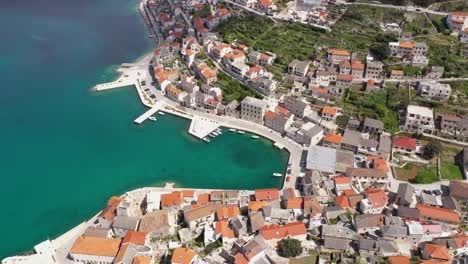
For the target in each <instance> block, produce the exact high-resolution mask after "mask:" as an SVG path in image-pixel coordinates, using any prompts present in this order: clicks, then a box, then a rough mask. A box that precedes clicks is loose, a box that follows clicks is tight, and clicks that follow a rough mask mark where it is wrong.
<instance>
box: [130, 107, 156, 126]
mask: <svg viewBox="0 0 468 264" xmlns="http://www.w3.org/2000/svg"><path fill="white" fill-rule="evenodd" d="M159 110H161V109H160V107H159V106H158V105H155V106H153V107H152V108H150V109H149V110H148V111H146V112H145V113H144V114H142V115H141V116H139V117H138V118H137V119H135V120H134V121H133V122H134V123H135V124H138V125H140V124H141V123H143V122H144V121H145V120H146V119H148V118H149V117H150V116H152V115H154V114H155V113H156V112H157V111H159Z"/></svg>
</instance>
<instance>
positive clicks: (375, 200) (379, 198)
mask: <svg viewBox="0 0 468 264" xmlns="http://www.w3.org/2000/svg"><path fill="white" fill-rule="evenodd" d="M366 194H367V198H368V199H369V201H370V202H371V204H372V207H373V208H380V207H384V206H385V205H386V204H387V202H388V196H387V194H386V193H385V192H384V191H383V190H381V189H372V190H370V189H368V190H367V192H366Z"/></svg>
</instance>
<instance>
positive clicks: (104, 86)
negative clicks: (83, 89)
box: [94, 75, 135, 91]
mask: <svg viewBox="0 0 468 264" xmlns="http://www.w3.org/2000/svg"><path fill="white" fill-rule="evenodd" d="M134 84H135V81H134V80H132V79H131V78H128V77H125V76H124V75H122V76H120V77H119V79H117V80H116V81H113V82H108V83H101V84H98V85H96V86H94V89H95V90H96V91H105V90H110V89H115V88H121V87H125V86H130V85H134Z"/></svg>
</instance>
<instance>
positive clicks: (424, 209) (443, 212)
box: [416, 204, 460, 224]
mask: <svg viewBox="0 0 468 264" xmlns="http://www.w3.org/2000/svg"><path fill="white" fill-rule="evenodd" d="M416 206H417V208H418V209H419V215H420V216H422V217H430V218H432V219H436V220H442V221H445V222H450V223H456V224H459V223H460V216H459V215H458V213H457V212H455V211H453V210H450V209H446V208H437V207H433V206H429V205H425V204H417V205H416Z"/></svg>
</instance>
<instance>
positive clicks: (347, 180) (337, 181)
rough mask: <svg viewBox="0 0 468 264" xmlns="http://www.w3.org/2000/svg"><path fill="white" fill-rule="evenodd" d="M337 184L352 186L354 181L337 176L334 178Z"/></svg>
mask: <svg viewBox="0 0 468 264" xmlns="http://www.w3.org/2000/svg"><path fill="white" fill-rule="evenodd" d="M333 180H334V181H335V184H351V182H352V180H351V178H350V177H346V176H336V177H334V178H333Z"/></svg>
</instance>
